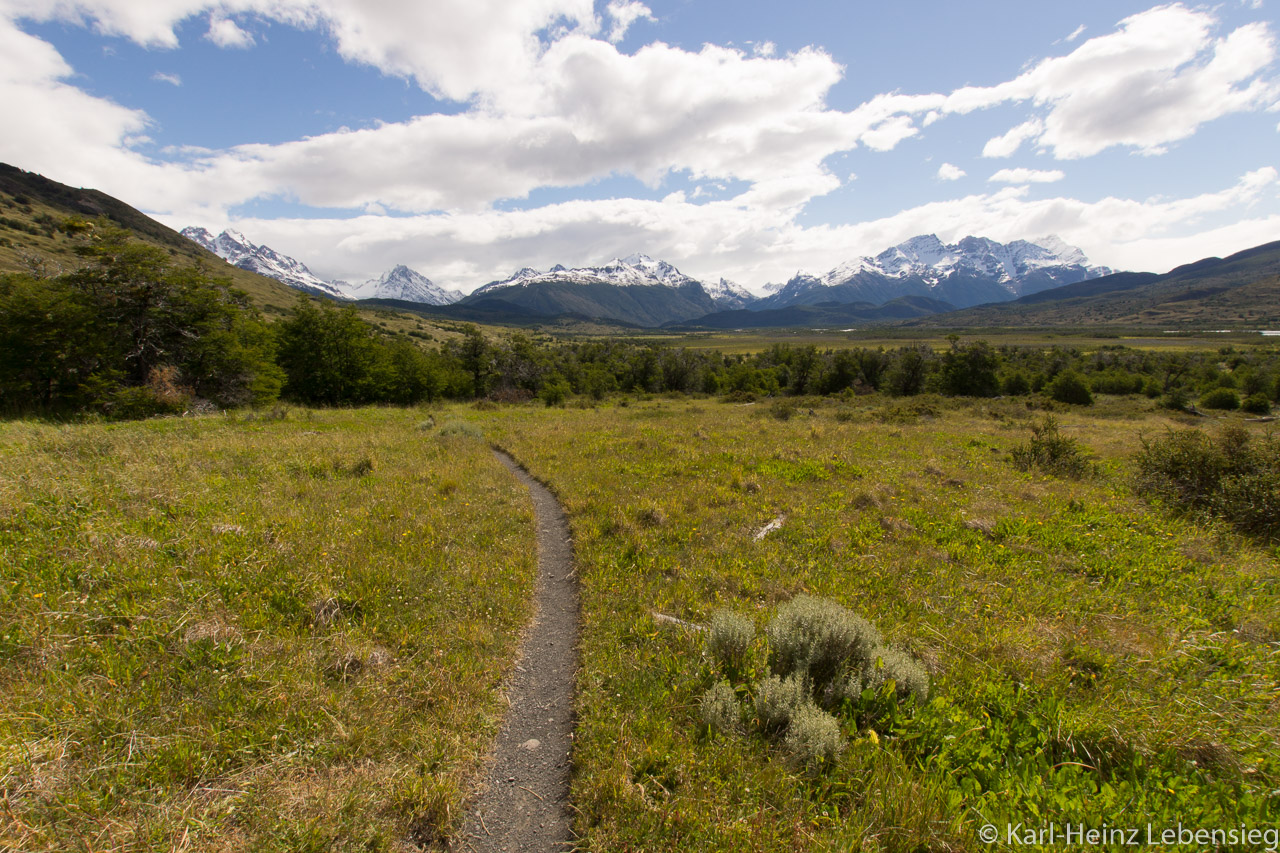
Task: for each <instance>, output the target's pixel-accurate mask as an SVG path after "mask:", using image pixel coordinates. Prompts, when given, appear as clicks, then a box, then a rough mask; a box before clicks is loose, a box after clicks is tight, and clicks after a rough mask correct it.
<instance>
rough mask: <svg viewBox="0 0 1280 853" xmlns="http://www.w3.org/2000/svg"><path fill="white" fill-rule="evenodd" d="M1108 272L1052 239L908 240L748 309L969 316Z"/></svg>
mask: <svg viewBox="0 0 1280 853" xmlns="http://www.w3.org/2000/svg"><path fill="white" fill-rule="evenodd" d="M1111 272H1112V271H1111V270H1110V269H1108V268H1106V267H1097V266H1092V265H1090V264H1089V261H1088V259H1087V258H1086V257H1085V256H1084V253H1083V252H1081V251H1080V250H1079V249H1077V248H1075V247H1074V246H1068V245H1067V244H1066V243H1064V242H1062V241H1061V240H1060V239H1058V238H1057V237H1055V236H1049V237H1045V238H1042V239H1040V240H1037V241H1036V242H1034V243H1031V242H1028V241H1026V240H1015V241H1013V242H1012V243H1007V244H1006V243H998V242H996V241H995V240H990V239H987V238H985V237H965V238H964V239H963V240H960V241H959V242H957V243H955V244H951V245H948V244H945V243H943V242H942V241H941V240H939V239H938V238H937V236H935V235H933V234H925V235H921V236H919V237H913V238H911V239H910V240H907V241H906V242H904V243H900V244H898V245H897V246H893V247H891V248H888V249H885V250H884V251H883V252H881V253H880V254H878V255H876V256H875V257H861V258H858V259H856V260H853V261H849V262H846V263H843V264H840V265H839V266H837V267H835V268H834V269H832V270H831V271H829V272H827V273H826V274H825V275H822V276H812V275H804V274H797V275H796V276H795V278H793V279H791V280H790V281H788V282H787V283H786V284H785V285H784V286H783V287H781V288H779V289H777V290H776V291H774V292H773V293H771V294H770V295H769V296H767V297H765V298H764V299H762V300H760V301H759V302H758V303H757V304H756V305H754V306H753V307H754V308H756V309H757V310H759V309H766V308H785V307H788V306H790V305H815V304H819V303H823V302H841V303H850V302H867V303H870V304H872V305H883V304H884V303H886V302H890V301H892V300H894V299H900V298H902V297H904V296H922V297H926V298H928V299H932V300H936V301H939V302H945V303H947V304H949V305H951V306H954V307H955V308H967V307H969V306H972V305H981V304H983V303H987V302H1004V301H1008V300H1011V299H1017V298H1019V297H1021V296H1024V295H1026V294H1030V293H1037V292H1040V291H1042V290H1048V289H1051V288H1055V287H1061V286H1063V285H1066V284H1074V283H1075V282H1078V281H1085V280H1088V279H1092V278H1098V277H1100V276H1104V275H1109V274H1110V273H1111Z"/></svg>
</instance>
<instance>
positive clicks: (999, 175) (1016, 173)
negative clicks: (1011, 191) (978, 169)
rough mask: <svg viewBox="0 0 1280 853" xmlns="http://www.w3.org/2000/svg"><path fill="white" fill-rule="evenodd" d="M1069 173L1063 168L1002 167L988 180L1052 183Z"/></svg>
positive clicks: (1011, 182) (1003, 182) (1012, 182)
mask: <svg viewBox="0 0 1280 853" xmlns="http://www.w3.org/2000/svg"><path fill="white" fill-rule="evenodd" d="M1066 176H1067V173H1066V172H1064V171H1062V170H1061V169H1022V168H1019V169H1001V170H1000V171H998V172H996V173H995V174H994V175H992V176H991V177H989V178H987V180H988V181H993V182H995V183H1002V184H1052V183H1056V182H1057V181H1060V180H1062V179H1063V178H1065V177H1066Z"/></svg>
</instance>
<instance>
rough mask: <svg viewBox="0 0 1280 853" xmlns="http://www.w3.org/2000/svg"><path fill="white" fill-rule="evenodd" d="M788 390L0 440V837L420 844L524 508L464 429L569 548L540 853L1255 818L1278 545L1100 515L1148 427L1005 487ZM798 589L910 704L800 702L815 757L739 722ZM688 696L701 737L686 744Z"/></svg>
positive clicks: (1145, 422)
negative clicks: (570, 771) (716, 635)
mask: <svg viewBox="0 0 1280 853" xmlns="http://www.w3.org/2000/svg"><path fill="white" fill-rule="evenodd" d="M624 402H625V405H624ZM796 403H797V405H796V407H795V408H796V411H795V414H794V415H793V416H792V417H790V418H789V419H786V420H783V419H779V418H778V417H775V416H774V415H773V414H772V413H771V412H770V405H769V403H768V402H767V401H766V402H761V403H756V404H752V405H735V404H725V403H719V402H715V401H711V400H677V399H652V400H647V401H638V400H630V401H622V400H618V401H615V402H613V403H611V404H607V405H603V406H600V407H597V408H589V407H585V408H572V407H571V408H547V407H545V406H542V405H541V404H531V405H527V406H501V407H495V406H491V405H490V406H484V407H470V406H451V407H447V408H444V409H442V410H437V411H435V412H434V413H433V416H432V418H430V419H428V417H427V416H426V413H424V412H413V411H389V410H358V411H327V412H310V413H308V412H306V411H302V410H289V411H288V415H287V417H285V418H283V419H281V418H278V417H273V416H271V415H269V414H268V415H246V416H242V417H234V418H224V417H221V416H213V417H207V418H199V419H166V420H156V421H149V422H145V423H138V424H129V425H84V426H74V427H56V426H46V425H35V424H29V423H13V424H7V425H3V426H0V690H3V693H4V696H5V697H6V702H5V703H4V706H3V707H2V708H0V816H3V817H0V848H2V847H4V845H5V844H9V845H10V846H14V847H16V848H17V849H24V850H25V849H84V850H88V849H94V850H99V849H118V850H160V849H171V848H173V847H178V846H180V845H182V844H186V845H187V847H188V848H189V849H206V850H213V849H217V850H223V849H230V850H237V849H255V850H256V849H265V850H273V849H274V850H294V849H313V850H321V849H324V850H328V849H398V846H399V845H403V844H405V843H409V844H411V845H414V846H420V847H426V848H428V849H430V847H431V845H432V843H433V842H436V841H439V839H440V838H442V837H443V836H444V835H445V834H447V832H448V831H449V830H450V828H452V827H456V826H457V818H458V812H459V809H460V808H461V804H462V801H463V797H464V794H465V792H466V791H468V790H469V786H470V785H471V784H473V783H474V781H475V779H476V778H477V776H476V770H477V767H478V762H479V760H480V757H481V756H482V755H484V754H485V753H486V752H487V750H488V749H489V747H490V745H491V743H492V738H493V736H494V735H495V733H496V731H497V725H498V720H499V714H500V704H499V702H498V701H497V699H496V696H497V690H498V687H499V685H500V681H501V677H502V674H503V672H504V671H505V670H506V668H508V667H510V666H511V665H512V656H513V655H514V652H515V636H516V633H517V632H518V629H519V628H520V626H522V625H523V624H524V622H525V620H526V619H527V617H528V615H529V613H528V600H529V595H530V591H531V590H530V577H531V573H532V571H533V554H534V548H533V544H532V543H533V527H532V519H531V510H530V507H529V504H528V500H527V497H526V495H525V494H524V493H523V492H522V491H521V490H520V489H519V487H518V486H517V484H516V483H515V481H514V480H513V479H512V478H511V477H510V476H509V474H507V473H506V472H505V471H504V470H502V469H501V468H500V467H499V466H498V465H497V463H496V462H495V461H494V460H493V458H492V456H491V455H490V454H489V451H488V448H487V444H486V443H487V442H489V441H493V442H495V443H497V444H499V445H501V446H503V447H505V448H506V449H508V450H510V451H511V452H512V453H513V454H514V455H515V456H516V458H518V459H519V460H521V461H522V462H523V463H524V464H525V465H526V466H527V467H528V468H529V469H530V471H531V472H532V473H533V474H534V475H535V476H537V477H539V478H540V479H542V480H543V481H544V482H546V483H547V484H548V485H549V486H550V487H551V488H552V489H553V490H554V491H555V492H556V494H557V495H558V496H559V497H560V499H561V500H562V502H563V503H564V505H565V508H566V510H567V512H568V515H569V519H570V524H571V527H572V532H573V536H574V548H575V559H576V560H577V564H578V571H579V573H580V576H581V579H582V583H583V625H584V635H583V639H582V652H583V660H582V668H581V671H580V674H579V676H578V679H579V680H578V691H579V695H578V700H577V702H578V731H577V736H576V744H577V747H576V750H575V753H574V781H573V798H574V805H575V808H576V809H577V810H578V811H577V815H578V816H577V822H576V826H577V829H578V831H579V833H580V834H581V848H582V849H587V850H599V851H606V850H607V851H664V850H669V851H687V850H725V851H738V850H761V851H764V850H770V851H772V850H805V851H808V850H814V851H817V850H888V851H908V850H920V849H929V850H948V849H949V850H974V851H978V850H987V849H991V848H990V847H989V846H988V845H985V844H983V843H982V842H981V841H980V840H979V839H978V836H977V830H978V828H979V827H980V826H982V825H983V824H985V823H988V822H991V823H994V824H997V825H998V826H1003V825H1004V823H1005V822H1012V823H1015V824H1016V823H1023V824H1024V825H1026V826H1028V827H1038V826H1047V825H1048V824H1050V823H1055V824H1057V825H1059V826H1061V825H1062V824H1065V823H1067V822H1068V821H1069V822H1071V823H1074V824H1079V823H1084V824H1089V825H1092V826H1101V825H1102V824H1104V823H1105V824H1107V825H1109V826H1112V827H1125V826H1145V825H1146V823H1147V822H1148V821H1150V822H1151V823H1152V824H1153V825H1154V826H1156V827H1162V826H1176V825H1177V823H1178V822H1179V821H1181V822H1182V823H1183V824H1184V825H1188V826H1197V827H1211V828H1212V827H1234V826H1239V825H1241V824H1244V825H1246V826H1251V827H1262V828H1265V827H1269V826H1272V827H1273V826H1275V825H1276V821H1277V820H1278V819H1280V795H1277V793H1276V792H1277V789H1280V755H1278V753H1277V749H1276V743H1277V742H1278V740H1280V724H1278V723H1277V720H1278V719H1280V713H1278V712H1280V655H1278V654H1277V649H1278V648H1280V584H1277V582H1276V579H1277V568H1278V566H1280V552H1278V551H1277V550H1276V549H1275V548H1274V547H1271V546H1266V545H1263V544H1260V542H1259V541H1258V540H1256V539H1248V538H1242V537H1241V536H1238V535H1237V534H1235V533H1233V532H1232V530H1231V528H1230V527H1229V526H1228V525H1227V524H1226V523H1225V522H1224V523H1221V524H1219V523H1218V522H1213V521H1206V520H1204V519H1203V518H1201V517H1198V516H1175V515H1172V514H1171V513H1170V511H1169V510H1168V509H1167V508H1165V507H1162V506H1159V505H1150V504H1147V503H1145V502H1143V501H1142V500H1140V499H1139V498H1138V497H1137V496H1136V495H1135V493H1134V486H1133V474H1134V470H1133V465H1132V459H1133V456H1134V454H1135V453H1136V452H1137V451H1138V450H1139V449H1140V448H1141V437H1142V435H1143V434H1146V435H1149V436H1151V435H1162V434H1164V431H1165V429H1166V428H1167V427H1170V426H1174V427H1177V428H1180V427H1182V426H1185V425H1186V424H1187V423H1189V422H1190V419H1188V418H1186V417H1185V416H1182V415H1174V414H1172V413H1169V412H1165V411H1161V410H1158V409H1157V408H1156V407H1155V404H1154V403H1152V402H1150V401H1138V400H1133V399H1120V398H1114V397H1107V396H1101V397H1099V399H1098V402H1097V403H1096V404H1095V405H1094V406H1092V407H1089V408H1088V409H1087V410H1086V409H1080V408H1072V409H1069V410H1068V409H1065V408H1061V407H1060V408H1059V409H1058V410H1057V411H1056V412H1055V418H1056V420H1057V423H1058V427H1059V429H1060V431H1061V434H1062V436H1064V437H1069V438H1070V439H1071V440H1072V441H1074V442H1077V443H1078V446H1079V448H1080V450H1081V452H1082V453H1085V454H1087V456H1088V458H1089V461H1090V464H1091V466H1092V467H1091V471H1090V476H1088V477H1085V478H1083V479H1065V478H1060V477H1055V476H1052V475H1050V474H1047V473H1045V472H1043V471H1042V470H1040V469H1038V468H1035V467H1032V468H1029V469H1028V470H1025V471H1024V470H1019V469H1018V468H1017V467H1016V466H1015V465H1014V463H1013V459H1012V456H1011V454H1012V451H1013V450H1014V449H1015V448H1018V447H1020V446H1022V445H1025V444H1026V443H1027V442H1028V440H1029V439H1030V438H1032V437H1033V436H1032V432H1031V427H1032V426H1033V425H1038V424H1040V423H1041V420H1042V415H1041V413H1040V412H1038V411H1031V410H1030V409H1029V408H1028V406H1027V405H1026V403H1025V402H1024V401H1015V400H991V401H963V400H958V401H948V400H943V399H941V398H922V399H920V400H915V401H893V400H889V399H885V398H881V397H879V396H877V395H871V396H867V397H859V398H854V399H850V400H846V401H842V402H840V403H828V402H824V401H821V400H815V399H803V400H797V401H796ZM1230 417H1231V418H1232V420H1233V422H1235V423H1238V424H1239V425H1240V426H1241V427H1242V428H1245V429H1249V430H1255V431H1260V430H1265V429H1266V425H1258V424H1249V423H1247V422H1245V420H1244V416H1242V415H1232V416H1230ZM442 433H447V434H442ZM477 433H479V435H477ZM778 518H782V521H781V525H780V526H779V527H777V528H776V529H774V530H772V531H771V532H769V533H768V534H767V535H764V536H763V537H760V538H757V536H758V534H759V532H760V531H761V530H762V529H763V528H764V527H765V526H766V525H767V524H769V523H770V522H772V521H774V520H775V519H778ZM799 593H809V594H813V595H819V596H824V597H827V598H830V599H833V600H835V601H837V602H839V603H841V604H843V605H845V606H846V607H848V608H849V609H851V610H853V611H854V612H856V613H858V614H860V615H861V616H863V617H865V618H866V619H868V620H870V621H871V622H872V623H874V624H875V626H876V627H877V628H878V629H879V631H880V632H881V633H882V634H883V635H884V640H885V641H886V642H887V643H889V644H892V645H894V646H897V647H900V648H903V649H905V650H906V651H907V652H908V653H909V654H910V655H912V656H913V657H914V658H916V659H918V660H920V661H921V662H922V663H923V664H924V665H925V667H926V668H927V670H928V672H929V676H930V682H931V684H930V690H929V694H928V700H927V702H925V703H923V704H921V705H919V706H915V705H912V704H911V703H910V702H908V703H907V704H905V705H902V706H893V705H889V706H882V707H879V708H878V710H877V713H875V714H865V713H861V712H860V711H858V709H857V708H855V707H854V706H851V705H845V706H843V707H836V708H834V709H833V710H835V711H836V714H837V719H838V720H839V724H840V728H841V732H840V736H841V738H842V739H843V741H844V748H843V749H842V750H840V751H839V756H838V757H837V758H835V759H834V760H833V761H830V762H822V763H821V766H819V767H818V768H817V769H815V766H814V765H813V764H812V763H811V764H810V765H809V766H805V765H804V764H802V763H800V762H798V761H797V760H796V758H795V750H794V748H793V747H790V748H789V747H788V745H787V742H786V738H784V737H781V736H777V734H776V733H775V734H770V735H766V733H763V732H762V731H761V730H760V727H759V726H757V725H754V724H752V722H751V720H750V719H748V718H749V717H750V715H751V714H752V713H753V712H754V711H753V709H754V703H753V701H752V700H753V698H754V697H753V695H752V694H753V692H754V691H758V689H759V687H758V685H760V684H761V683H763V682H764V681H765V679H766V676H767V675H768V659H767V654H768V648H767V637H766V631H765V630H764V629H765V627H766V625H767V624H768V623H769V621H770V619H772V617H773V616H774V614H775V613H776V611H777V608H778V607H779V605H780V604H782V603H783V602H786V601H788V600H790V599H791V598H792V597H793V596H795V595H797V594H799ZM722 609H728V610H733V611H736V612H738V613H740V614H744V615H745V616H746V617H747V618H748V619H750V620H751V621H752V622H753V623H754V625H755V628H756V631H755V639H754V640H752V641H751V643H750V645H749V646H748V648H747V649H746V651H745V653H744V655H743V656H742V659H741V661H740V662H735V664H734V666H733V667H732V668H731V671H728V670H726V668H725V667H724V666H723V665H719V666H718V665H717V664H716V662H715V660H714V658H713V656H712V655H710V654H708V653H707V652H706V650H705V649H704V642H705V635H704V632H702V631H699V630H697V628H696V627H690V626H688V625H681V624H680V623H678V622H674V621H672V620H668V619H664V618H659V615H661V616H671V617H676V618H677V619H679V620H684V621H685V622H686V623H694V624H695V625H697V624H705V623H707V622H709V621H710V620H711V617H712V614H713V613H715V612H716V611H718V610H722ZM726 676H728V677H730V678H731V679H732V680H733V683H732V684H731V685H730V687H731V688H732V689H733V691H734V695H735V696H736V697H737V706H736V707H738V708H740V709H741V710H742V713H743V718H742V719H741V720H738V721H737V722H736V723H735V721H734V720H732V719H730V718H731V717H732V714H728V712H727V711H725V712H724V713H721V714H719V716H720V717H726V715H727V717H726V719H727V723H726V725H724V726H723V727H721V730H713V729H712V728H711V727H709V726H708V725H707V723H706V721H705V720H704V706H703V697H704V695H706V694H707V692H708V690H709V689H710V688H711V687H712V685H714V684H716V683H717V682H720V681H721V680H722V679H724V678H725V677H726ZM720 692H721V694H723V689H721V691H720ZM720 704H721V705H723V706H724V707H725V708H728V709H730V710H732V708H733V707H734V706H733V705H731V704H728V698H727V696H724V695H722V696H721V703H720ZM713 716H715V715H713ZM184 839H185V840H184Z"/></svg>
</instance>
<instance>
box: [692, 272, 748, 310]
mask: <svg viewBox="0 0 1280 853" xmlns="http://www.w3.org/2000/svg"><path fill="white" fill-rule="evenodd" d="M702 289H703V290H705V291H706V292H707V295H708V296H710V297H711V301H712V302H714V303H715V305H716V308H717V309H718V310H720V311H735V310H737V309H739V308H746V307H747V306H748V305H750V304H751V303H752V302H755V301H756V299H757V297H756V295H755V294H753V293H750V292H749V291H748V290H747V289H746V288H744V287H740V286H739V285H736V284H734V283H733V282H731V281H729V280H728V279H727V278H722V279H720V280H719V281H718V282H716V283H715V284H708V283H707V282H705V281H704V282H703V283H702Z"/></svg>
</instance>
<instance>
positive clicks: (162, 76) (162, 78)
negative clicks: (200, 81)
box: [151, 71, 182, 86]
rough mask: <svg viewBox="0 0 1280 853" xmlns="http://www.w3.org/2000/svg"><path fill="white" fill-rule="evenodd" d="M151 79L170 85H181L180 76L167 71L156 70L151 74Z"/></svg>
mask: <svg viewBox="0 0 1280 853" xmlns="http://www.w3.org/2000/svg"><path fill="white" fill-rule="evenodd" d="M151 79H152V80H155V81H156V82H157V83H168V84H169V85H170V86H181V85H182V78H181V77H179V76H178V75H177V74H170V73H169V72H167V71H157V72H156V73H155V74H152V75H151Z"/></svg>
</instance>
